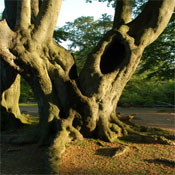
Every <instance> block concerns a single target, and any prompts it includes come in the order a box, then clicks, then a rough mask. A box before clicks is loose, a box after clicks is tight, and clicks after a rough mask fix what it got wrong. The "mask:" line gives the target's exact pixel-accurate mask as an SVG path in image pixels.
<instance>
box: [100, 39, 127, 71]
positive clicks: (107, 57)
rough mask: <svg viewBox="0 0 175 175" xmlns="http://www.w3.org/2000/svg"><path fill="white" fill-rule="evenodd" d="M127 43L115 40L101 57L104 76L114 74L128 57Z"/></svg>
mask: <svg viewBox="0 0 175 175" xmlns="http://www.w3.org/2000/svg"><path fill="white" fill-rule="evenodd" d="M126 55H127V49H126V43H124V42H123V41H122V40H120V39H116V38H114V39H113V41H112V42H111V43H110V44H109V45H108V46H107V47H106V48H105V51H104V53H103V55H102V56H101V62H100V69H101V72H102V73H103V74H108V73H111V72H113V71H114V70H115V69H116V67H117V66H119V65H120V64H121V63H122V62H123V60H124V59H125V58H126V57H127V56H126Z"/></svg>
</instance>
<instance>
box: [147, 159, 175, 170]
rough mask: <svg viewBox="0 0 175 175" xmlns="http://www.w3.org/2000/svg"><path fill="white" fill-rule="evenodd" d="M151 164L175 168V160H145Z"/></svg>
mask: <svg viewBox="0 0 175 175" xmlns="http://www.w3.org/2000/svg"><path fill="white" fill-rule="evenodd" d="M145 161H147V162H149V163H154V164H155V163H156V164H163V165H165V166H169V167H172V168H175V160H174V161H173V160H168V159H149V160H147V159H146V160H145Z"/></svg>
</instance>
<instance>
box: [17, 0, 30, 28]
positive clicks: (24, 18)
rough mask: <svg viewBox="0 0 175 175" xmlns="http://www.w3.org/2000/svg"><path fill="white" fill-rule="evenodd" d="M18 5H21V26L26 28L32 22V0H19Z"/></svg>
mask: <svg viewBox="0 0 175 175" xmlns="http://www.w3.org/2000/svg"><path fill="white" fill-rule="evenodd" d="M18 5H19V6H20V7H21V9H20V21H19V26H20V27H21V28H23V29H26V28H28V26H29V25H30V24H31V0H21V1H18Z"/></svg>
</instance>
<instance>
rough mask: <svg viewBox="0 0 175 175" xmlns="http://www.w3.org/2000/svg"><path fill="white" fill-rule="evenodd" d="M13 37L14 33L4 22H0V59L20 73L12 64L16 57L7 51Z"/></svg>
mask: <svg viewBox="0 0 175 175" xmlns="http://www.w3.org/2000/svg"><path fill="white" fill-rule="evenodd" d="M15 36H16V35H15V33H14V32H13V31H12V30H11V29H10V28H9V26H8V24H7V22H6V20H2V21H0V59H3V60H4V61H5V62H7V63H8V64H9V65H10V66H11V67H13V68H14V69H15V70H17V71H20V68H19V67H18V66H17V65H16V64H15V63H14V60H15V59H16V57H15V56H14V55H13V54H12V53H10V51H9V49H8V48H9V47H10V45H11V40H12V39H13V38H14V37H15Z"/></svg>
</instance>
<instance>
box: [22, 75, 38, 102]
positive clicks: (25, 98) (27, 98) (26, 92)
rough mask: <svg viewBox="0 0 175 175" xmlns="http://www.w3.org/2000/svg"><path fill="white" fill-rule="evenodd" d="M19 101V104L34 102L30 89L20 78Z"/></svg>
mask: <svg viewBox="0 0 175 175" xmlns="http://www.w3.org/2000/svg"><path fill="white" fill-rule="evenodd" d="M19 101H20V102H34V101H35V98H34V95H33V92H32V89H31V87H30V86H29V85H28V83H27V82H26V81H25V80H24V79H22V78H21V94H20V99H19Z"/></svg>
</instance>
